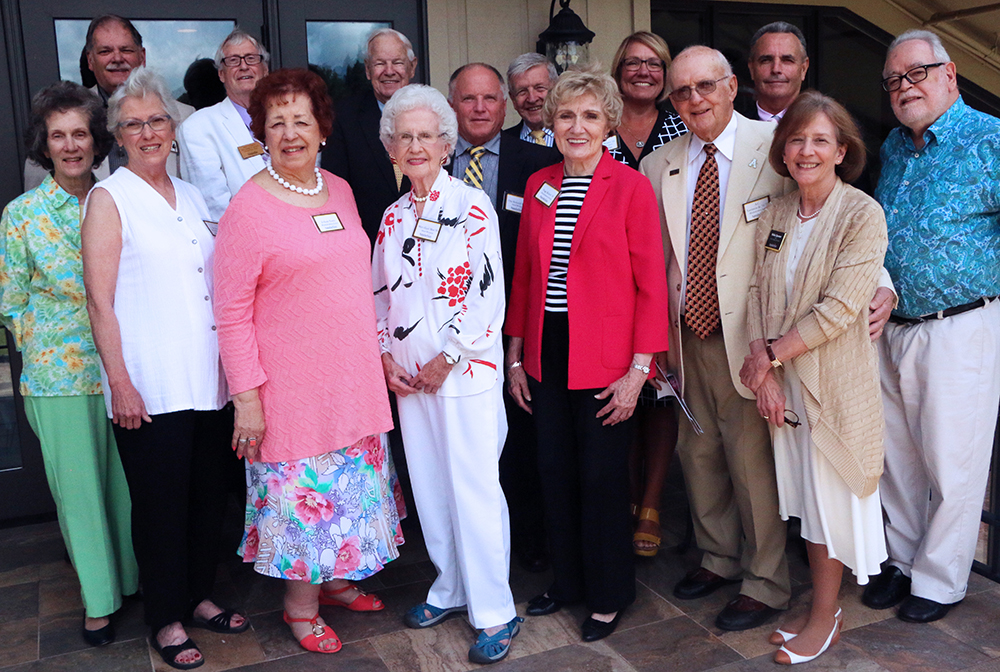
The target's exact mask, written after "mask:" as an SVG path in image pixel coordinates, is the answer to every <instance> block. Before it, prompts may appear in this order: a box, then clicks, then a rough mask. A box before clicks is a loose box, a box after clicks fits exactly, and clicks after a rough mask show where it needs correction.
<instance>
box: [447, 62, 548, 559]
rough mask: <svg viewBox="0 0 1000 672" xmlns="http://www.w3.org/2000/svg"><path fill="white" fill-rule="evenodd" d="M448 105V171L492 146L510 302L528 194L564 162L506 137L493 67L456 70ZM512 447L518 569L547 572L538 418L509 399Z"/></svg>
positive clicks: (491, 191)
mask: <svg viewBox="0 0 1000 672" xmlns="http://www.w3.org/2000/svg"><path fill="white" fill-rule="evenodd" d="M448 101H449V102H450V103H451V106H452V108H454V110H455V114H456V115H457V117H458V144H457V145H456V147H455V158H454V159H453V160H452V162H451V164H450V165H449V166H448V172H450V173H451V174H452V175H453V176H455V177H457V178H459V179H463V178H464V177H465V171H466V168H467V167H468V166H469V163H470V161H471V155H470V151H471V150H472V149H473V148H476V147H485V148H486V152H485V153H484V154H483V156H482V157H481V159H480V163H481V164H482V168H483V175H482V180H481V186H482V188H483V190H484V191H486V193H487V194H488V195H489V197H490V201H492V202H493V207H494V208H496V211H497V215H498V218H499V221H500V251H501V254H502V255H503V272H504V282H505V283H506V290H507V291H506V296H507V298H510V283H511V281H512V279H513V277H514V253H515V251H516V250H517V231H518V225H519V223H520V220H521V204H522V202H523V199H524V198H525V197H527V195H526V194H525V193H524V187H525V185H526V184H527V182H528V177H530V176H531V174H532V173H534V172H536V171H538V170H541V169H542V168H544V167H546V166H551V165H552V164H554V163H558V162H559V161H560V159H561V158H562V157H561V155H560V154H559V152H558V151H556V150H555V149H552V148H550V147H544V146H542V145H535V144H532V143H528V142H524V141H522V140H520V139H518V138H516V137H510V136H508V135H505V134H502V133H501V132H500V129H501V128H502V127H503V121H504V113H505V111H506V103H507V101H506V96H505V94H504V81H503V76H502V75H501V74H500V73H499V72H498V71H497V70H496V68H494V67H493V66H490V65H486V64H485V63H470V64H468V65H463V66H462V67H460V68H459V69H458V70H456V71H455V72H454V73H453V74H452V76H451V80H450V82H449V83H448ZM504 404H505V406H506V407H507V425H508V429H507V441H506V443H505V444H504V449H503V455H502V456H501V458H500V484H501V485H502V486H503V489H504V494H505V495H506V496H507V504H508V507H509V509H510V528H511V546H512V550H513V551H514V555H515V557H516V558H517V560H518V562H520V564H521V565H522V566H523V567H524V568H525V569H528V570H529V571H544V570H545V569H546V568H547V567H548V561H547V559H546V555H545V527H544V523H543V520H542V499H541V479H540V478H539V475H538V464H537V458H536V456H535V449H536V444H535V441H536V439H535V427H534V424H533V422H532V420H531V416H530V415H528V414H527V413H525V412H524V410H522V409H521V408H520V407H519V406H518V405H517V404H516V403H514V401H513V400H512V399H511V398H510V395H509V394H508V393H507V392H506V391H505V392H504Z"/></svg>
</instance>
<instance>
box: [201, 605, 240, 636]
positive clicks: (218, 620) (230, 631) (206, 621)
mask: <svg viewBox="0 0 1000 672" xmlns="http://www.w3.org/2000/svg"><path fill="white" fill-rule="evenodd" d="M236 615H237V613H236V611H235V610H234V609H226V610H224V611H220V612H219V613H217V614H216V615H215V616H213V617H212V618H199V617H198V616H194V615H192V616H191V620H190V621H189V624H190V625H191V627H193V628H202V629H203V630H211V631H212V632H219V633H222V634H223V635H236V634H239V633H241V632H246V631H247V629H248V628H249V627H250V619H249V618H247V617H246V616H244V617H243V625H240V626H237V627H235V628H234V627H233V626H232V625H230V622H231V621H232V620H233V616H236Z"/></svg>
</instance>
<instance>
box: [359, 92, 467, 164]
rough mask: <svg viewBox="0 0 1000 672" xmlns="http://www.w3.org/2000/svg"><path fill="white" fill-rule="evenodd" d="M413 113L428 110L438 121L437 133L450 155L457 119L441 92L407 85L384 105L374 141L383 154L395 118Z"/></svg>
mask: <svg viewBox="0 0 1000 672" xmlns="http://www.w3.org/2000/svg"><path fill="white" fill-rule="evenodd" d="M413 110H428V111H430V112H432V113H433V114H434V116H436V117H437V118H438V132H439V133H441V135H443V136H444V141H445V143H447V145H448V153H449V154H451V152H452V151H453V150H454V149H455V143H457V142H458V118H457V117H456V116H455V110H453V109H451V106H450V105H449V104H448V101H447V100H446V99H445V97H444V96H443V95H442V94H441V92H440V91H438V90H437V89H435V88H434V87H432V86H427V85H425V84H407V85H406V86H404V87H403V88H401V89H399V90H398V91H396V93H394V94H392V98H390V99H389V102H387V103H386V104H385V109H384V110H382V121H381V122H379V125H378V137H379V139H380V140H381V141H382V144H383V145H384V146H385V148H386V150H388V149H389V144H390V143H391V142H392V136H393V135H394V134H395V133H396V117H398V116H399V115H401V114H403V113H404V112H412V111H413Z"/></svg>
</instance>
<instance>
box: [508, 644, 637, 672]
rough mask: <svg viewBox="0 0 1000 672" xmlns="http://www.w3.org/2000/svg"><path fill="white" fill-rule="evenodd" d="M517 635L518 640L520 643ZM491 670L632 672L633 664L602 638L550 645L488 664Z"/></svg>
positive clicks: (512, 671)
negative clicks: (544, 649)
mask: <svg viewBox="0 0 1000 672" xmlns="http://www.w3.org/2000/svg"><path fill="white" fill-rule="evenodd" d="M519 640H520V637H519V638H518V644H519V643H520V641H519ZM490 670H491V672H492V671H493V670H495V671H496V672H538V671H539V670H545V672H579V671H580V670H594V671H596V670H601V671H602V672H633V671H634V670H635V668H634V667H632V666H631V665H629V664H628V663H627V662H625V659H624V658H622V657H621V656H620V655H618V653H617V652H615V650H614V649H612V648H611V647H609V646H608V645H607V644H606V643H604V642H594V643H593V644H583V643H577V644H570V645H569V646H562V647H559V648H558V649H550V650H548V651H543V652H541V653H535V654H531V655H527V656H523V657H518V658H510V657H508V658H507V659H506V660H503V661H501V662H500V663H497V664H496V665H491V666H490Z"/></svg>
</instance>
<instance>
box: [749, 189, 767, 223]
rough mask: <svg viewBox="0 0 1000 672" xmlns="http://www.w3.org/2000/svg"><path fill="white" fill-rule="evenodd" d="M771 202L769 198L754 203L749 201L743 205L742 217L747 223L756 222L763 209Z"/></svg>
mask: <svg viewBox="0 0 1000 672" xmlns="http://www.w3.org/2000/svg"><path fill="white" fill-rule="evenodd" d="M770 202H771V197H770V196H765V197H764V198H758V199H757V200H756V201H750V202H749V203H744V204H743V215H744V216H745V217H746V218H747V223H750V222H756V221H757V220H758V219H759V218H760V215H761V213H762V212H764V209H765V208H767V204H768V203H770Z"/></svg>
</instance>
